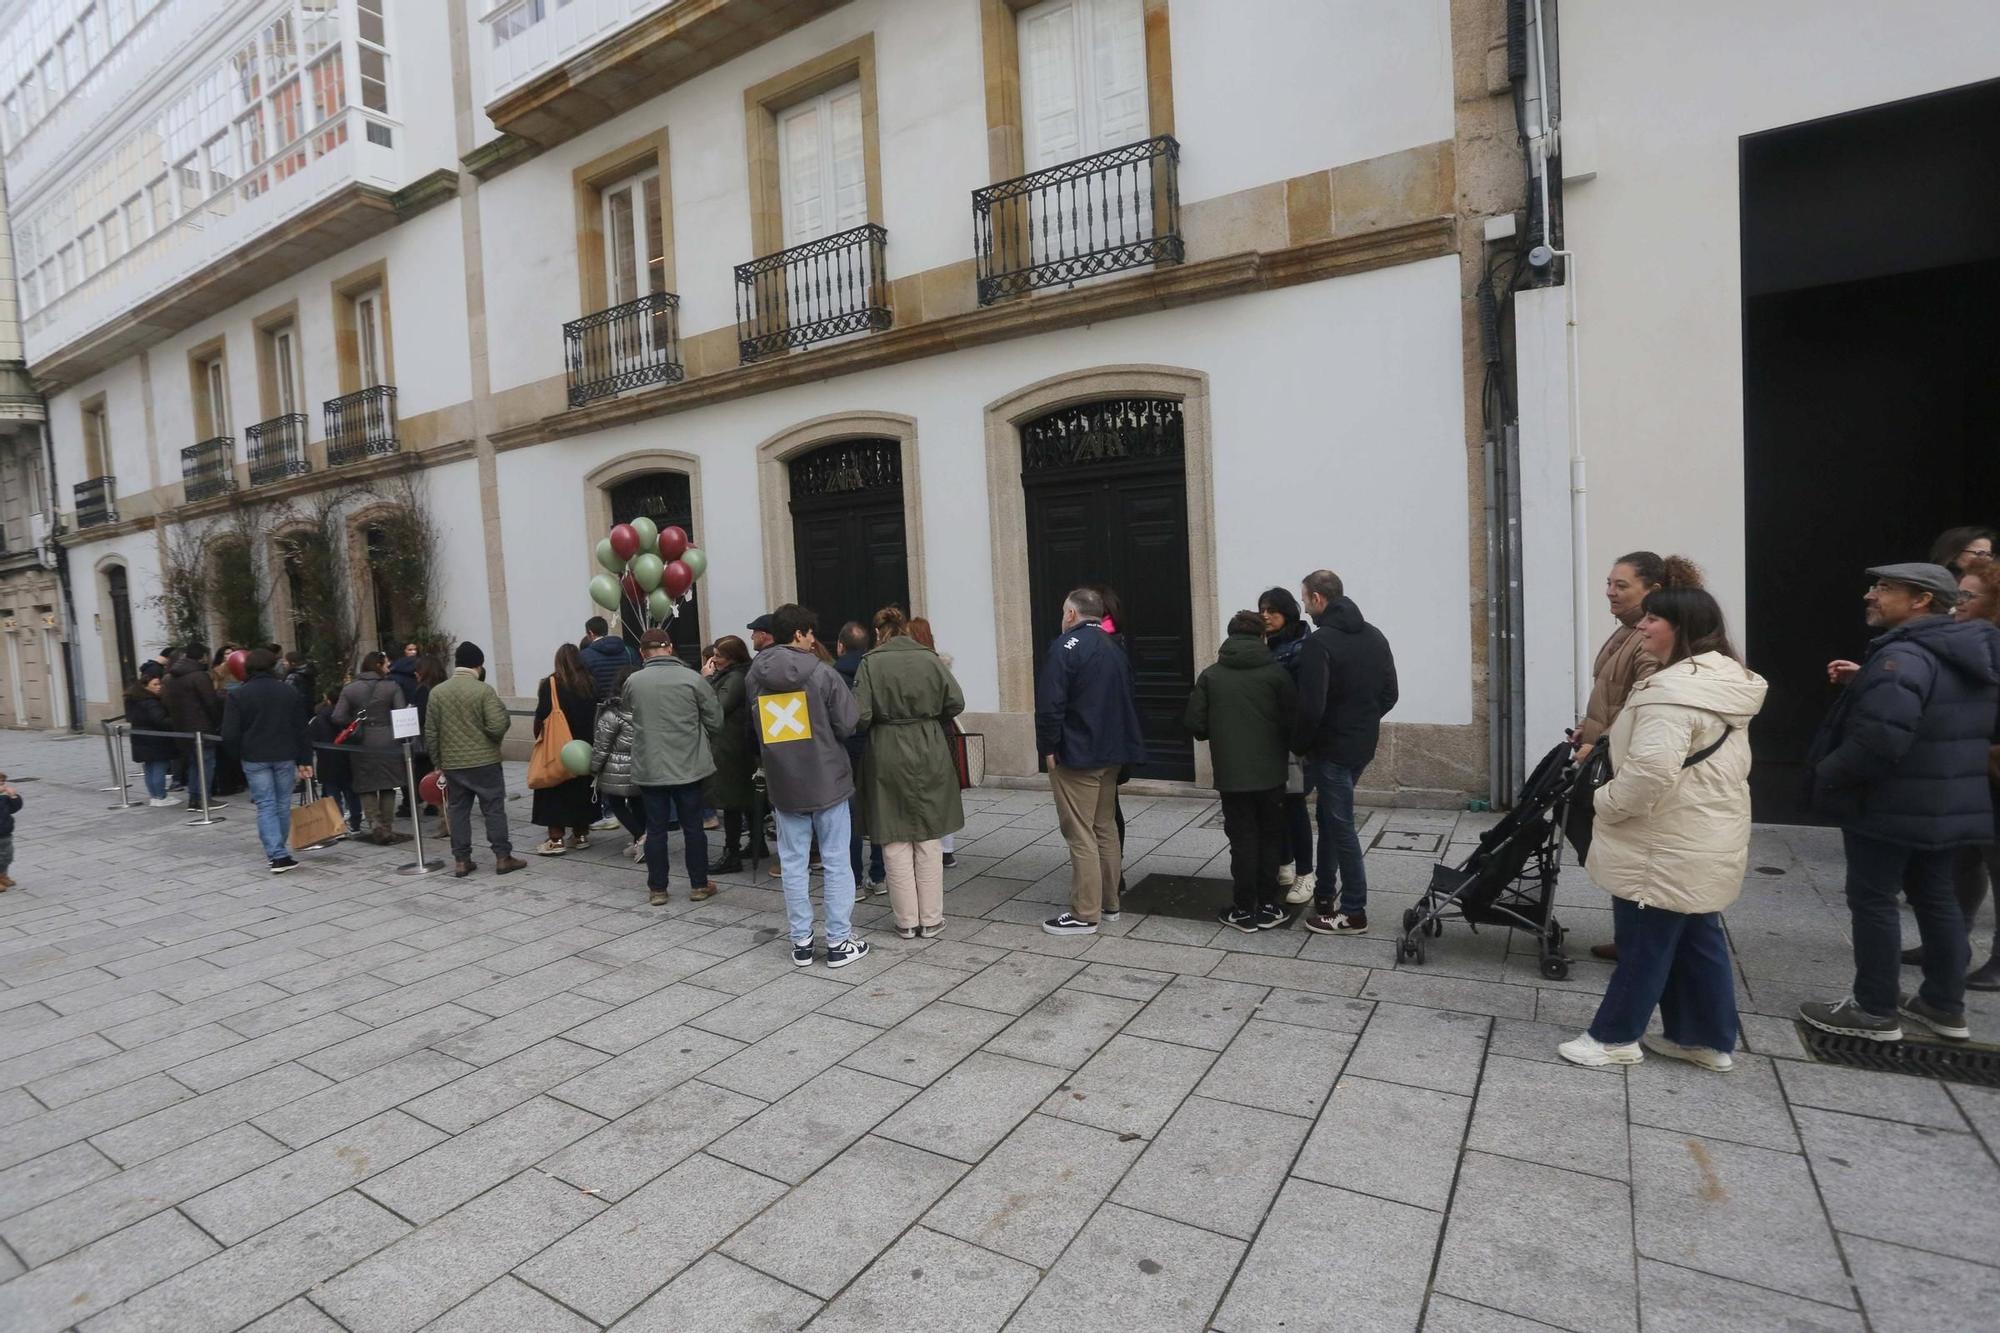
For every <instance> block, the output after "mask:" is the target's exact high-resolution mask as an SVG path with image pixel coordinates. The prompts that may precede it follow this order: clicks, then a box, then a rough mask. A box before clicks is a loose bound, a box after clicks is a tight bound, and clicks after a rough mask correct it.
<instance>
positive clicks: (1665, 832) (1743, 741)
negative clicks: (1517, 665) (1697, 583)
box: [1588, 653, 1766, 913]
mask: <svg viewBox="0 0 2000 1333" xmlns="http://www.w3.org/2000/svg"><path fill="white" fill-rule="evenodd" d="M1765 689H1766V687H1765V684H1764V679H1763V677H1761V676H1759V675H1757V674H1756V673H1755V672H1753V671H1751V670H1749V669H1748V668H1747V667H1745V666H1743V665H1742V664H1741V663H1739V662H1737V661H1735V660H1734V659H1733V658H1729V657H1725V656H1723V655H1722V654H1721V653H1702V654H1700V655H1699V656H1696V657H1691V658H1688V659H1687V660H1686V661H1682V662H1676V663H1674V664H1673V665H1672V666H1670V667H1663V668H1661V669H1660V670H1659V671H1658V672H1656V673H1654V674H1653V675H1652V676H1649V677H1648V678H1647V679H1645V680H1643V681H1640V682H1639V684H1637V685H1635V686H1634V687H1633V688H1632V693H1631V694H1630V695H1629V696H1627V698H1626V700H1625V707H1624V708H1623V709H1622V710H1620V712H1619V714H1618V718H1617V720H1616V721H1614V722H1613V723H1612V724H1611V731H1610V733H1609V734H1610V739H1609V742H1608V743H1609V744H1610V746H1611V771H1612V778H1611V781H1609V782H1607V783H1605V784H1604V785H1603V786H1602V787H1600V788H1598V789H1597V793H1596V803H1597V821H1596V831H1595V836H1594V838H1593V839H1592V841H1591V845H1590V860H1589V862H1588V869H1589V871H1590V877H1591V878H1592V879H1593V880H1595V881H1597V883H1598V885H1599V886H1600V887H1602V888H1603V889H1604V890H1605V891H1606V892H1608V893H1610V894H1612V895H1613V896H1615V897H1619V898H1628V899H1630V900H1631V901H1633V902H1636V903H1639V904H1640V905H1641V906H1645V907H1664V908H1666V909H1668V910H1669V911H1674V912H1688V913H1693V912H1720V911H1722V910H1723V909H1724V908H1726V907H1728V906H1729V904H1731V903H1733V902H1735V901H1736V897H1737V895H1738V894H1740V893H1741V892H1742V891H1743V874H1744V872H1745V870H1747V869H1748V868H1749V863H1750V732H1749V726H1750V719H1751V718H1753V717H1755V716H1757V713H1758V711H1759V710H1761V709H1762V708H1763V707H1764V693H1765ZM1732 727H1733V728H1734V730H1733V731H1730V730H1727V729H1728V728H1732ZM1725 734H1726V735H1727V736H1728V739H1727V740H1724V741H1723V743H1722V748H1721V749H1719V750H1717V751H1716V752H1715V753H1714V754H1712V755H1710V756H1708V758H1706V759H1704V760H1702V761H1701V762H1700V763H1698V764H1695V765H1694V766H1693V767H1682V765H1683V764H1685V763H1686V762H1687V760H1688V759H1689V758H1691V757H1692V756H1694V755H1695V754H1698V753H1699V752H1700V751H1702V750H1703V749H1705V748H1706V747H1708V746H1710V745H1713V744H1714V743H1715V742H1716V741H1717V740H1721V739H1722V737H1723V736H1724V735H1725Z"/></svg>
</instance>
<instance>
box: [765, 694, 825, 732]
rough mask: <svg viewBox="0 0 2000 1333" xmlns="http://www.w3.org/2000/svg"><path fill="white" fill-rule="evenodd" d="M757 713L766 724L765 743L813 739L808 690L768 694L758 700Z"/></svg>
mask: <svg viewBox="0 0 2000 1333" xmlns="http://www.w3.org/2000/svg"><path fill="white" fill-rule="evenodd" d="M757 713H758V716H759V718H761V719H762V721H763V724H764V744H766V745H777V744H779V743H781V742H784V741H809V740H811V739H812V734H813V729H812V710H811V709H809V708H807V707H806V692H805V691H804V690H793V691H792V692H791V693H790V694H766V695H764V696H762V697H761V698H759V699H758V700H757Z"/></svg>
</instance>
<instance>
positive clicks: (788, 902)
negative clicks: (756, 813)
mask: <svg viewBox="0 0 2000 1333" xmlns="http://www.w3.org/2000/svg"><path fill="white" fill-rule="evenodd" d="M776 814H777V816H778V866H779V869H780V871H781V872H782V873H783V875H784V883H785V918H786V921H787V922H788V923H789V924H790V926H791V929H792V943H794V944H810V943H812V937H813V905H812V872H811V870H810V869H809V868H808V867H809V863H810V861H811V858H812V844H813V838H814V837H815V836H817V837H818V838H819V846H820V864H821V866H822V867H823V869H822V873H821V876H820V881H821V885H822V890H821V891H822V895H823V896H824V898H825V900H826V942H827V944H828V945H835V944H840V943H842V942H844V941H845V940H846V939H847V937H848V936H849V935H852V934H853V933H854V926H853V919H854V867H853V865H852V864H850V863H849V862H848V860H847V858H846V857H843V856H842V855H841V854H840V853H839V851H838V850H836V849H838V848H840V847H842V846H845V845H846V843H847V829H848V818H847V802H845V801H842V802H841V803H840V804H839V805H836V806H832V807H830V808H829V809H825V810H815V811H813V812H812V813H811V814H794V813H793V812H792V811H790V810H779V811H777V812H776ZM647 841H648V842H651V841H652V839H650V838H648V839H647Z"/></svg>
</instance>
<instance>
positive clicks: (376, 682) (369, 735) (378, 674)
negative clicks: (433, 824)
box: [333, 653, 410, 847]
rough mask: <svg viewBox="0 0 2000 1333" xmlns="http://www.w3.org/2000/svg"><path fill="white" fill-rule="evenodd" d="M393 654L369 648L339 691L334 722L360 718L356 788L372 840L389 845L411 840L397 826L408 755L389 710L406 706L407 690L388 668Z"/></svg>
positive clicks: (354, 762) (354, 761) (351, 758)
mask: <svg viewBox="0 0 2000 1333" xmlns="http://www.w3.org/2000/svg"><path fill="white" fill-rule="evenodd" d="M388 665H389V659H388V658H387V657H385V656H383V655H382V654H381V653H370V654H368V655H367V656H366V657H364V658H362V659H361V670H360V671H358V672H356V673H355V675H354V679H353V680H351V681H349V682H347V684H346V686H344V687H343V688H342V689H341V691H340V700H339V702H337V703H336V704H334V706H333V725H334V726H335V727H339V728H344V727H346V726H347V724H348V723H350V722H353V721H355V720H356V719H360V720H361V729H360V730H359V731H358V732H356V733H355V739H357V740H359V741H360V742H361V748H360V749H358V750H356V751H355V752H354V753H353V754H352V755H350V756H348V762H349V763H350V765H351V766H352V767H353V770H354V790H355V791H357V792H359V793H360V795H361V808H362V810H363V811H364V812H365V813H366V814H367V816H368V836H369V840H370V841H372V842H374V843H375V844H376V845H377V846H381V847H389V846H393V845H394V844H396V843H399V842H408V841H409V840H410V835H409V834H407V833H398V832H397V831H396V798H397V796H398V795H399V794H402V792H403V780H404V779H403V756H402V753H401V748H402V747H401V746H400V745H399V744H398V743H397V741H396V734H395V730H394V727H393V725H392V723H391V721H390V718H389V714H391V713H393V712H395V711H396V710H397V709H398V708H401V707H403V691H402V689H401V688H400V687H398V686H397V684H396V682H395V681H393V680H390V679H389V677H388V674H387V671H388Z"/></svg>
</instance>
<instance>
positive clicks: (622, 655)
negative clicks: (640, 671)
mask: <svg viewBox="0 0 2000 1333" xmlns="http://www.w3.org/2000/svg"><path fill="white" fill-rule="evenodd" d="M581 651H582V653H583V666H584V669H585V670H586V671H588V672H590V678H591V680H593V681H595V682H596V683H597V701H598V702H599V703H603V702H604V701H605V700H606V699H609V698H610V697H611V689H612V686H613V685H614V684H615V683H616V682H617V680H618V671H619V668H621V667H623V666H624V665H625V664H626V663H627V662H632V663H635V664H636V663H637V662H638V659H637V658H636V657H634V656H632V650H631V649H630V648H629V647H627V646H626V644H625V640H623V639H621V638H619V637H618V636H617V635H616V634H604V635H600V636H598V637H597V638H595V639H592V640H591V641H590V642H589V643H586V644H585V645H583V648H582V650H581Z"/></svg>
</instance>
